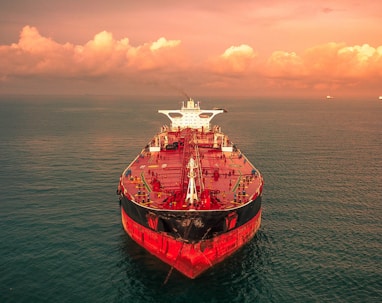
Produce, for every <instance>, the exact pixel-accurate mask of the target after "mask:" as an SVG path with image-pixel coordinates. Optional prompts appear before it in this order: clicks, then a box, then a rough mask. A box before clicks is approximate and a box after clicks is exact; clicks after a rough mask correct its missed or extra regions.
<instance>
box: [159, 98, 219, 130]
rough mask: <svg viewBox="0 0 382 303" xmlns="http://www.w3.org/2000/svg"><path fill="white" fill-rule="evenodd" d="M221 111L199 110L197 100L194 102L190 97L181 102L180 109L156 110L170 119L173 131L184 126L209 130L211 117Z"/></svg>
mask: <svg viewBox="0 0 382 303" xmlns="http://www.w3.org/2000/svg"><path fill="white" fill-rule="evenodd" d="M223 112H224V110H223V109H212V110H201V109H200V104H199V102H197V103H195V102H194V100H192V99H189V100H188V101H187V102H186V104H184V102H182V108H181V109H180V110H158V113H161V114H164V115H166V116H167V117H168V118H169V119H170V120H171V129H172V130H173V131H177V130H181V129H185V128H194V129H199V130H203V129H204V130H210V128H211V125H210V121H211V120H212V118H213V117H215V116H216V115H217V114H220V113H223Z"/></svg>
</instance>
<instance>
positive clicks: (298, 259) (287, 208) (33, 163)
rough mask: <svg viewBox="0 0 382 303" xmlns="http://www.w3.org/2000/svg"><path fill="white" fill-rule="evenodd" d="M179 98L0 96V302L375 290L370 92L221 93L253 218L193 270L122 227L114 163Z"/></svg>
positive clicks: (379, 172)
mask: <svg viewBox="0 0 382 303" xmlns="http://www.w3.org/2000/svg"><path fill="white" fill-rule="evenodd" d="M179 101H182V98H177V96H175V97H171V98H170V99H167V100H161V99H158V100H155V99H154V98H146V99H143V98H142V99H140V98H131V97H130V98H127V97H126V98H125V97H115V96H114V97H113V96H112V97H110V96H2V97H0V302H17V303H21V302H27V303H30V302H137V303H140V302H145V303H147V302H153V303H154V302H172V303H174V302H209V303H211V302H216V303H218V302H219V303H223V302H381V301H382V202H381V201H382V103H381V102H380V101H378V100H339V99H338V100H337V99H332V100H329V101H328V100H324V99H323V100H284V99H283V100H272V99H247V100H224V99H223V100H222V99H218V98H205V99H203V98H201V101H202V103H201V106H202V107H203V108H212V107H215V106H217V107H224V108H226V109H227V110H228V113H226V114H224V115H219V116H217V117H216V118H215V119H214V120H213V122H215V123H216V124H219V125H220V126H221V127H222V130H223V131H224V132H225V133H226V134H227V135H228V136H229V137H230V139H231V140H232V141H234V142H235V143H236V145H238V147H239V148H240V149H241V150H242V152H243V153H245V155H246V156H247V157H248V158H249V159H250V161H251V162H252V163H253V164H254V165H255V166H256V167H257V168H258V169H259V170H260V171H261V172H262V174H263V177H264V180H265V186H264V195H263V221H262V226H261V228H260V231H259V232H258V234H257V235H256V237H255V238H254V239H253V240H252V241H251V242H250V243H249V244H248V245H246V246H245V247H243V249H241V250H240V251H239V252H237V253H236V254H235V255H234V256H232V257H230V258H229V259H227V260H226V261H224V262H223V263H221V264H219V265H217V266H216V267H214V268H212V269H210V270H209V271H207V272H206V273H204V274H203V275H202V276H200V277H198V278H197V279H195V280H189V279H187V278H185V277H183V276H182V275H181V274H179V273H178V272H176V271H173V272H172V273H171V274H170V277H169V279H168V281H167V283H165V281H166V277H167V276H168V274H169V270H170V268H169V266H168V265H166V264H164V263H162V262H161V261H159V260H157V259H155V258H154V257H152V256H151V255H149V254H148V253H147V252H145V251H144V250H143V249H142V248H140V247H139V246H137V245H136V244H135V243H134V242H132V240H131V239H129V237H128V236H127V235H126V234H125V233H124V231H123V229H122V225H121V221H120V213H119V204H118V197H117V196H116V195H115V191H116V188H117V184H118V180H119V175H120V174H121V172H122V171H123V169H124V168H125V167H126V166H127V165H128V164H129V162H130V161H132V160H133V159H134V158H135V156H136V155H137V154H138V153H139V152H140V150H141V148H142V147H143V146H144V145H145V144H146V143H147V142H148V141H149V140H150V139H151V138H152V136H153V135H154V134H156V133H157V132H158V131H159V129H160V127H161V126H162V125H163V124H168V121H167V118H166V117H165V116H163V115H160V114H158V113H157V110H158V109H178V108H179V107H180V102H179Z"/></svg>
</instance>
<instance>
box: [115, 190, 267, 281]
mask: <svg viewBox="0 0 382 303" xmlns="http://www.w3.org/2000/svg"><path fill="white" fill-rule="evenodd" d="M121 216H122V224H123V227H124V229H125V231H126V233H127V234H128V235H129V236H130V237H131V238H132V239H133V240H134V241H135V242H137V243H138V244H139V245H141V246H142V247H143V248H145V249H146V250H147V251H149V252H150V253H151V254H153V255H155V256H156V257H157V258H159V259H160V260H162V261H163V262H165V263H167V264H169V265H170V266H172V267H174V268H175V269H177V270H178V271H180V272H181V273H183V274H184V275H185V276H187V277H189V278H191V279H193V278H195V277H197V276H198V275H200V274H201V273H202V272H204V271H205V270H207V269H208V268H210V267H212V266H214V265H215V264H217V263H219V262H221V261H223V260H224V259H225V258H227V257H228V256H230V255H232V254H233V253H234V252H235V251H237V250H238V249H239V248H240V247H242V246H243V245H244V244H246V243H247V242H248V241H249V240H251V239H252V238H253V236H254V235H255V234H256V232H257V230H258V229H259V227H260V223H261V196H259V197H257V198H256V199H255V200H254V201H252V202H251V203H248V204H247V205H243V207H239V208H234V209H233V210H230V211H209V212H200V211H193V212H190V211H188V212H181V211H180V212H179V211H178V212H176V211H173V212H171V211H156V212H154V211H153V210H148V209H146V208H143V207H140V206H139V205H138V204H136V203H134V202H133V201H130V200H129V199H127V198H126V197H123V198H122V199H121ZM183 225H184V226H183ZM177 228H179V230H178V231H176V232H175V231H174V229H177ZM167 229H168V230H167ZM212 230H213V232H211V231H212ZM196 235H198V238H197V237H196Z"/></svg>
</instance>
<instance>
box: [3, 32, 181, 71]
mask: <svg viewBox="0 0 382 303" xmlns="http://www.w3.org/2000/svg"><path fill="white" fill-rule="evenodd" d="M180 43H181V41H180V40H166V38H164V37H161V38H159V39H158V40H157V41H154V42H151V43H146V44H144V45H140V46H136V47H134V46H132V45H130V43H129V39H128V38H123V39H121V40H115V39H114V37H113V35H112V34H111V33H109V32H107V31H102V32H100V33H98V34H96V35H95V36H94V38H93V39H92V40H90V41H88V42H87V43H86V44H84V45H73V44H71V43H65V44H59V43H57V42H55V41H53V40H52V39H51V38H47V37H43V36H41V35H40V33H39V32H38V30H37V29H36V28H35V27H31V26H25V27H24V28H23V29H22V31H21V34H20V39H19V41H18V43H14V44H12V45H10V46H0V55H1V57H0V65H1V66H2V70H1V71H0V75H1V77H2V78H4V77H18V76H20V77H23V76H32V75H33V76H51V77H100V76H110V75H128V74H131V73H134V72H136V71H139V70H156V69H165V68H167V67H168V66H174V65H177V66H180V68H183V66H182V65H179V64H178V62H183V60H179V57H180V56H182V54H181V52H180V51H179V50H178V46H179V45H180Z"/></svg>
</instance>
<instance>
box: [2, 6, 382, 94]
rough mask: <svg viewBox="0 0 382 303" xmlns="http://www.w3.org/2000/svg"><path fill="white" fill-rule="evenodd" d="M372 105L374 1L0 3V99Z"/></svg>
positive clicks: (377, 39)
mask: <svg viewBox="0 0 382 303" xmlns="http://www.w3.org/2000/svg"><path fill="white" fill-rule="evenodd" d="M179 92H187V94H188V95H192V96H223V95H224V96H241V97H252V96H277V97H312V98H313V97H325V96H326V95H332V96H333V97H335V98H337V97H338V98H344V99H346V98H349V97H350V96H364V97H367V98H378V96H379V95H382V1H380V0H375V1H374V0H369V1H366V2H365V1H358V0H333V1H327V0H320V1H318V0H310V1H302V0H301V1H298V0H258V1H256V0H237V1H231V0H220V1H205V0H203V1H201V0H193V1H180V0H177V1H173V0H161V1H157V0H140V1H132V0H108V1H105V0H81V1H78V0H66V1H53V0H33V1H32V0H17V1H2V2H1V4H0V94H108V95H110V94H112V95H114V94H115V95H141V94H148V95H154V96H155V95H175V94H179Z"/></svg>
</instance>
